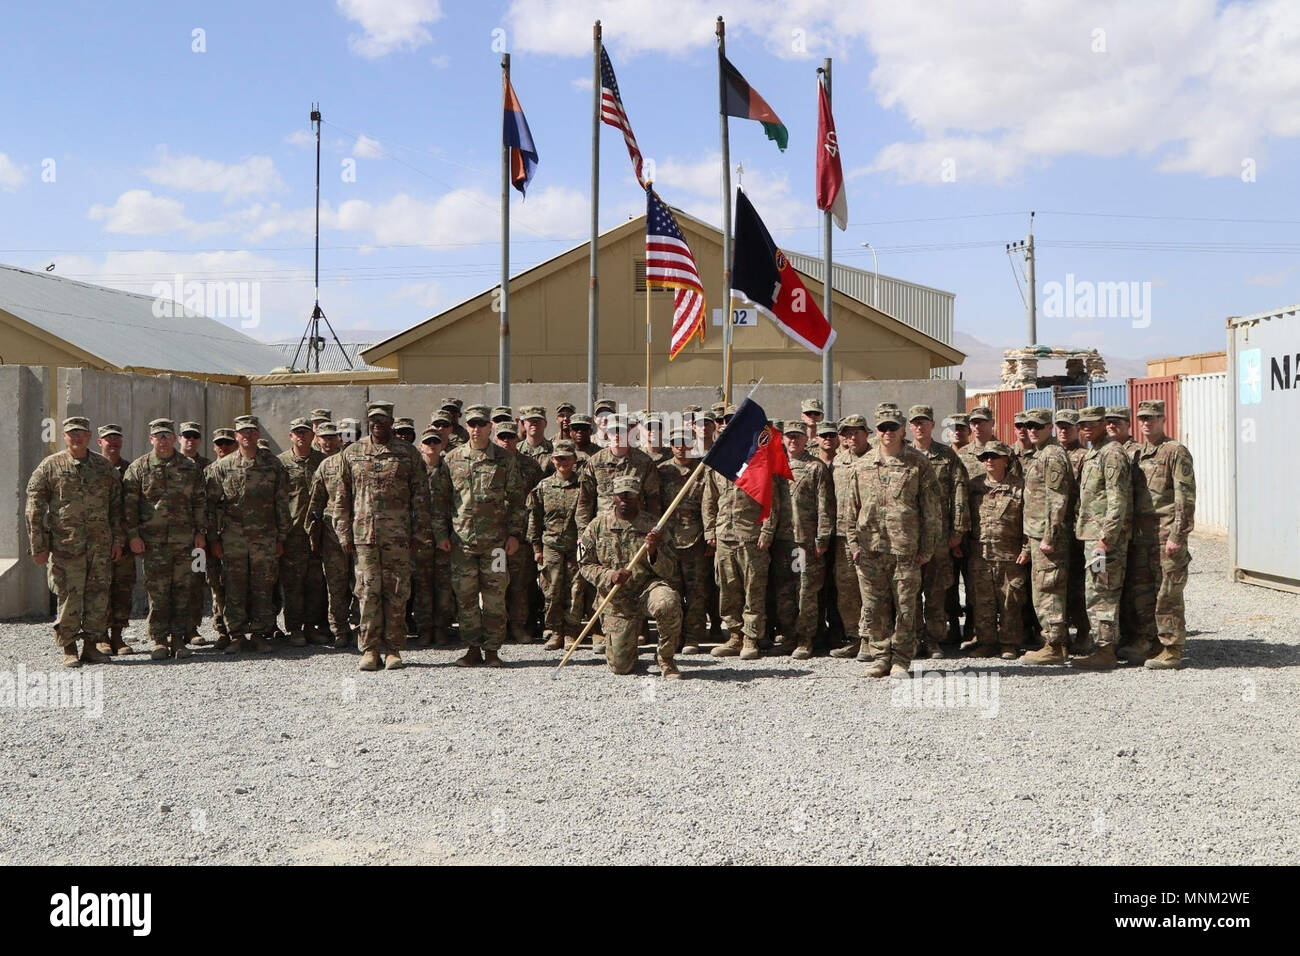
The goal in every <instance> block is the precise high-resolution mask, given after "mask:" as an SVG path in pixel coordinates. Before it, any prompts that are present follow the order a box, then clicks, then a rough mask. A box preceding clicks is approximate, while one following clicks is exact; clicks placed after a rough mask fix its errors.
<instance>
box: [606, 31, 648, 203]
mask: <svg viewBox="0 0 1300 956" xmlns="http://www.w3.org/2000/svg"><path fill="white" fill-rule="evenodd" d="M600 119H601V122H603V123H608V124H609V125H610V126H613V127H614V128H615V129H620V130H622V131H623V141H624V142H625V143H627V154H628V155H629V156H631V157H632V171H633V172H634V173H636V181H637V182H639V183H640V184H641V185H642V186H644V185H645V180H644V179H642V178H641V150H640V149H639V148H638V147H637V145H636V136H635V135H634V134H633V132H632V124H631V123H629V122H628V121H627V112H626V111H625V110H624V109H623V97H621V96H619V93H618V80H616V79H614V64H612V63H610V62H609V54H608V53H606V52H605V46H604V44H601V47H600Z"/></svg>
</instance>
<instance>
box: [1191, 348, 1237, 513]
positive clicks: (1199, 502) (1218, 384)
mask: <svg viewBox="0 0 1300 956" xmlns="http://www.w3.org/2000/svg"><path fill="white" fill-rule="evenodd" d="M1178 405H1179V412H1180V414H1181V418H1182V421H1181V427H1182V435H1181V437H1180V438H1179V441H1181V442H1182V443H1183V444H1184V445H1186V446H1187V450H1188V451H1190V452H1191V453H1192V465H1193V467H1194V469H1195V471H1196V527H1197V528H1198V529H1200V530H1203V531H1221V532H1225V533H1226V532H1227V530H1228V509H1229V507H1230V501H1231V484H1230V481H1229V477H1228V459H1229V457H1230V455H1231V451H1230V449H1229V447H1228V373H1227V372H1211V373H1209V374H1207V375H1184V376H1183V377H1182V379H1181V380H1180V381H1179V383H1178Z"/></svg>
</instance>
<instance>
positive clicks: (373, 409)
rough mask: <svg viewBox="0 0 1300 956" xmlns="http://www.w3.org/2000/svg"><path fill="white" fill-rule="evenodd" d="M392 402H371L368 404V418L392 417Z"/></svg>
mask: <svg viewBox="0 0 1300 956" xmlns="http://www.w3.org/2000/svg"><path fill="white" fill-rule="evenodd" d="M392 417H393V403H392V402H371V403H370V404H369V405H367V406H366V418H367V419H370V418H392Z"/></svg>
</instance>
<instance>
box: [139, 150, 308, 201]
mask: <svg viewBox="0 0 1300 956" xmlns="http://www.w3.org/2000/svg"><path fill="white" fill-rule="evenodd" d="M159 154H160V158H159V160H158V164H157V165H156V166H151V167H149V168H148V169H146V170H145V171H144V174H145V177H146V178H148V179H149V181H150V182H154V183H157V184H158V185H160V186H166V187H167V188H169V189H175V190H179V191H181V192H209V193H221V194H222V197H223V198H224V199H225V201H226V202H232V201H234V200H236V199H241V198H244V197H246V196H256V195H261V194H263V193H267V192H271V191H273V190H277V189H283V188H284V180H283V179H281V178H280V174H279V172H277V171H276V168H275V163H274V162H273V161H272V160H271V158H270V157H269V156H250V157H248V158H247V159H245V160H242V161H240V162H238V163H223V162H220V161H219V160H215V159H203V158H202V157H200V156H172V155H171V154H170V153H168V152H167V147H166V146H161V147H159Z"/></svg>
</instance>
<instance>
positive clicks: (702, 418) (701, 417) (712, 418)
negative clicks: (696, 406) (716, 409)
mask: <svg viewBox="0 0 1300 956" xmlns="http://www.w3.org/2000/svg"><path fill="white" fill-rule="evenodd" d="M695 420H696V421H698V422H713V424H715V425H716V424H718V416H717V415H715V414H713V411H712V410H711V409H710V410H709V411H707V412H700V413H699V414H698V415H696V416H695Z"/></svg>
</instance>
